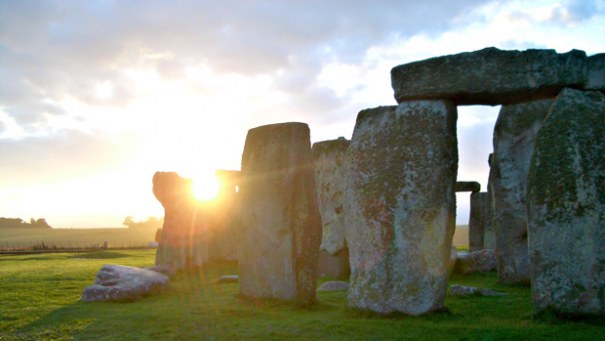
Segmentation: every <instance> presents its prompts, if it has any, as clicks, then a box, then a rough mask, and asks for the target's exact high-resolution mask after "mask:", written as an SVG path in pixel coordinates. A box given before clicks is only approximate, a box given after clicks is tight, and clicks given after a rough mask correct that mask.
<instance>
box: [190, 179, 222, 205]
mask: <svg viewBox="0 0 605 341" xmlns="http://www.w3.org/2000/svg"><path fill="white" fill-rule="evenodd" d="M192 186H193V188H192V189H193V196H194V197H195V199H197V200H198V201H210V200H213V199H215V198H216V197H217V196H218V194H219V191H220V188H221V183H220V181H219V179H218V178H217V177H216V176H215V175H214V174H213V173H210V174H204V175H200V176H197V177H195V178H193V184H192Z"/></svg>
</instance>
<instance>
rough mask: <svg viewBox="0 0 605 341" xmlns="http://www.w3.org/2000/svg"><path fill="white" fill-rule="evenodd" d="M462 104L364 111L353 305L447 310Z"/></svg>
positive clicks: (353, 226)
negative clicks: (458, 128)
mask: <svg viewBox="0 0 605 341" xmlns="http://www.w3.org/2000/svg"><path fill="white" fill-rule="evenodd" d="M456 116H457V112H456V107H455V106H454V105H453V104H452V103H450V102H447V101H410V102H405V103H402V104H400V105H399V106H398V107H396V106H388V107H378V108H374V109H367V110H363V111H361V112H360V113H359V115H358V116H357V122H356V124H355V129H354V132H353V138H352V139H351V144H350V146H349V153H348V156H347V169H348V170H347V178H346V181H347V186H346V188H347V190H346V206H345V211H346V212H347V214H346V225H347V229H346V232H345V233H346V239H347V243H348V244H349V259H350V264H351V277H350V284H349V285H350V286H349V291H348V304H349V306H350V307H351V308H355V309H361V310H370V311H374V312H378V313H385V314H386V313H391V312H402V313H406V314H410V315H419V314H424V313H428V312H431V311H435V310H438V309H440V308H442V307H443V299H444V297H445V293H446V290H447V278H448V265H450V262H451V261H450V256H451V245H452V237H453V234H454V229H455V192H454V186H455V182H456V175H457V168H458V152H457V141H456Z"/></svg>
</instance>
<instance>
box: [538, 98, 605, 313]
mask: <svg viewBox="0 0 605 341" xmlns="http://www.w3.org/2000/svg"><path fill="white" fill-rule="evenodd" d="M604 137H605V95H603V94H602V93H600V92H596V91H577V90H572V89H565V90H563V91H562V92H561V94H559V96H558V97H557V99H556V101H555V102H554V104H553V105H552V108H551V110H550V113H549V115H548V117H547V118H546V120H545V121H544V124H543V126H542V128H541V129H540V131H539V132H538V137H537V140H536V147H535V151H534V156H533V159H532V162H531V168H530V172H529V183H528V217H529V237H530V239H529V240H530V244H529V249H530V259H531V280H532V300H533V304H534V307H535V308H536V310H538V311H541V310H545V309H553V310H555V311H557V312H560V313H564V314H597V315H605V138H604Z"/></svg>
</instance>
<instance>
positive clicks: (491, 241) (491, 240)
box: [483, 153, 496, 250]
mask: <svg viewBox="0 0 605 341" xmlns="http://www.w3.org/2000/svg"><path fill="white" fill-rule="evenodd" d="M493 156H494V154H493V153H491V154H489V157H488V158H487V163H488V164H489V175H488V178H487V210H486V211H485V227H484V228H483V248H485V249H489V250H495V249H496V233H495V232H494V200H493V192H494V191H493V190H492V183H493V178H494V171H493V168H492V158H493Z"/></svg>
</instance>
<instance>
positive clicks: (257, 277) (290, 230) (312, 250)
mask: <svg viewBox="0 0 605 341" xmlns="http://www.w3.org/2000/svg"><path fill="white" fill-rule="evenodd" d="M239 197H240V199H241V200H240V203H241V208H240V210H241V217H242V228H241V229H240V230H239V233H237V237H238V261H239V269H240V270H239V275H240V292H241V294H243V295H245V296H250V297H257V298H263V297H265V298H279V299H295V300H299V301H302V302H311V301H313V300H315V289H316V277H317V260H318V259H317V257H318V252H319V245H320V242H321V217H320V216H319V211H318V205H317V193H316V189H315V179H314V169H313V157H312V154H311V146H310V133H309V127H308V126H307V125H306V124H304V123H282V124H273V125H268V126H262V127H258V128H254V129H251V130H250V131H248V136H247V137H246V144H245V147H244V153H243V155H242V180H241V184H240V187H239Z"/></svg>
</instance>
